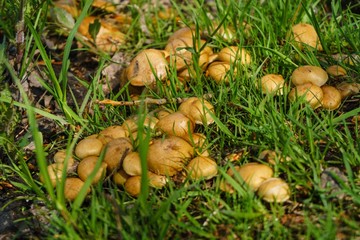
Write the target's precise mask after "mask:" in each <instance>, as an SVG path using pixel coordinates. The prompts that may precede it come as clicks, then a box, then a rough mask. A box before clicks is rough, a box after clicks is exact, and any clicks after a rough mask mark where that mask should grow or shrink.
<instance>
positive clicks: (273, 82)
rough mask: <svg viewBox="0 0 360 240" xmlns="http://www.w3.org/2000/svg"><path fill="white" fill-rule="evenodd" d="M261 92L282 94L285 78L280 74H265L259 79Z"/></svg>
mask: <svg viewBox="0 0 360 240" xmlns="http://www.w3.org/2000/svg"><path fill="white" fill-rule="evenodd" d="M260 82H261V89H262V92H263V93H265V94H277V95H282V94H283V89H284V84H285V80H284V77H283V76H282V75H280V74H266V75H265V76H263V77H262V78H261V80H260Z"/></svg>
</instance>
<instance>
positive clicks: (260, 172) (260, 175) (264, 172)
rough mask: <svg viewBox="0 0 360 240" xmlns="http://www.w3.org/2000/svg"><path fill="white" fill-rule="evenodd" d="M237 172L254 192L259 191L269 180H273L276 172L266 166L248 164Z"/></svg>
mask: <svg viewBox="0 0 360 240" xmlns="http://www.w3.org/2000/svg"><path fill="white" fill-rule="evenodd" d="M237 172H238V173H239V175H240V176H241V178H242V179H243V180H244V182H245V183H246V184H247V185H249V187H250V188H251V189H253V190H255V191H256V190H257V189H258V187H259V186H260V184H261V183H262V182H263V181H265V180H266V179H268V178H271V177H272V176H273V174H274V171H273V170H272V169H271V168H270V167H269V166H267V165H265V164H260V163H247V164H244V165H242V166H240V168H238V169H237Z"/></svg>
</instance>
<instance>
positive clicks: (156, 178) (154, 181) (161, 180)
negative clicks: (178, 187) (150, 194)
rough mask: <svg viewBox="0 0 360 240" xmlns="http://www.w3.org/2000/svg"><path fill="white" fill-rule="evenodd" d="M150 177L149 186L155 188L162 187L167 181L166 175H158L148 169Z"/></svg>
mask: <svg viewBox="0 0 360 240" xmlns="http://www.w3.org/2000/svg"><path fill="white" fill-rule="evenodd" d="M147 176H148V179H149V186H150V187H153V188H162V187H164V186H165V185H166V183H167V178H166V176H163V175H158V174H155V173H153V172H150V171H148V174H147Z"/></svg>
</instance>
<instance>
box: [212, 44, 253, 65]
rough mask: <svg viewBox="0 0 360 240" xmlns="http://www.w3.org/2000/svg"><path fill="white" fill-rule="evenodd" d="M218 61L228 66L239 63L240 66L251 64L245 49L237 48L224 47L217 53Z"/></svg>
mask: <svg viewBox="0 0 360 240" xmlns="http://www.w3.org/2000/svg"><path fill="white" fill-rule="evenodd" d="M218 59H219V60H220V61H221V62H226V63H229V64H232V63H235V62H237V61H240V63H241V64H242V65H249V64H250V63H251V56H250V53H249V52H248V51H246V49H245V48H239V47H237V46H230V47H225V48H223V49H221V50H220V52H219V53H218Z"/></svg>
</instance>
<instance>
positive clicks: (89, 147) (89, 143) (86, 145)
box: [75, 137, 103, 159]
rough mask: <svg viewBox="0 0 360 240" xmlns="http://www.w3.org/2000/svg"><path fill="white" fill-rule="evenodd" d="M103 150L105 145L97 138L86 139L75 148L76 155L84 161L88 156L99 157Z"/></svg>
mask: <svg viewBox="0 0 360 240" xmlns="http://www.w3.org/2000/svg"><path fill="white" fill-rule="evenodd" d="M102 148H103V143H102V142H101V141H100V140H99V139H96V138H92V137H90V138H84V139H82V140H81V141H80V142H78V144H77V145H76V147H75V155H76V156H77V157H78V158H80V159H83V158H85V157H87V156H99V155H100V153H101V150H102Z"/></svg>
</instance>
